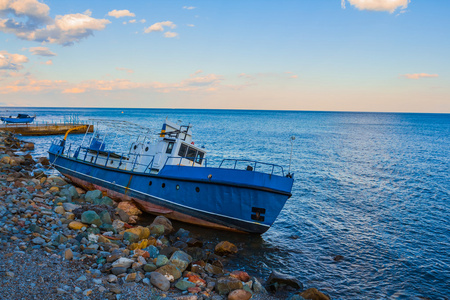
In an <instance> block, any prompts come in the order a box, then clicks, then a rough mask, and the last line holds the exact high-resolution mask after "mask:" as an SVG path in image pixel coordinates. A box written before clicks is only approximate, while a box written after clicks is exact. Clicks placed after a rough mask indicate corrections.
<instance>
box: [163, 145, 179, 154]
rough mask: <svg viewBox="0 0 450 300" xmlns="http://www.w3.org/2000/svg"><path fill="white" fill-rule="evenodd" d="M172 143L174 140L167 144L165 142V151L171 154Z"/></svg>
mask: <svg viewBox="0 0 450 300" xmlns="http://www.w3.org/2000/svg"><path fill="white" fill-rule="evenodd" d="M173 145H174V142H169V144H167V149H166V153H167V154H171V153H172V150H173ZM180 151H181V148H180Z"/></svg>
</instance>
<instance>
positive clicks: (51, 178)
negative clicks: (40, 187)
mask: <svg viewBox="0 0 450 300" xmlns="http://www.w3.org/2000/svg"><path fill="white" fill-rule="evenodd" d="M47 181H48V182H50V183H55V184H56V185H58V186H64V185H66V184H67V182H66V181H65V180H64V179H62V178H61V177H59V176H54V175H52V176H49V177H48V178H47Z"/></svg>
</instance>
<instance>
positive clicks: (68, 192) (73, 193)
mask: <svg viewBox="0 0 450 300" xmlns="http://www.w3.org/2000/svg"><path fill="white" fill-rule="evenodd" d="M59 195H60V196H62V197H66V199H67V200H68V201H69V202H70V201H72V199H74V198H78V197H79V195H78V192H77V189H76V188H75V187H74V186H71V187H69V188H67V189H62V190H61V191H60V192H59Z"/></svg>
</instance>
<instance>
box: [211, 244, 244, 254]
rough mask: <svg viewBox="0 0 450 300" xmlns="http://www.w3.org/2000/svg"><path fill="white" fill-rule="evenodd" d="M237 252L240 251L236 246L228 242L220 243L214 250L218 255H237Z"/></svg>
mask: <svg viewBox="0 0 450 300" xmlns="http://www.w3.org/2000/svg"><path fill="white" fill-rule="evenodd" d="M237 252H238V249H237V247H236V245H234V244H232V243H230V242H228V241H223V242H220V243H218V244H217V245H216V247H215V248H214V253H216V254H218V255H228V254H235V253H237Z"/></svg>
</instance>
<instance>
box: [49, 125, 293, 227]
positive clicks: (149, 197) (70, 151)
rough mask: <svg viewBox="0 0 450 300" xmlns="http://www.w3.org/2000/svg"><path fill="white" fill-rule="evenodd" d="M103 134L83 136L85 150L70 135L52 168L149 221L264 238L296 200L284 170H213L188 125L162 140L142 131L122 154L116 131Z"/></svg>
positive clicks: (227, 164)
mask: <svg viewBox="0 0 450 300" xmlns="http://www.w3.org/2000/svg"><path fill="white" fill-rule="evenodd" d="M120 123H122V127H123V128H124V129H125V130H126V133H127V134H128V136H125V138H127V139H128V140H129V137H130V134H131V133H133V132H134V131H133V126H132V125H131V123H129V122H124V121H122V122H117V121H116V122H115V124H116V125H117V124H120ZM136 126H137V125H136ZM99 128H100V126H99V125H97V126H96V132H95V133H94V134H93V135H92V137H91V138H89V139H86V136H85V139H86V140H87V141H88V142H87V144H86V145H84V140H85V139H83V142H82V143H81V145H77V146H75V147H73V146H72V145H68V144H66V138H67V134H66V136H65V137H64V139H61V140H57V141H54V142H53V143H52V145H51V146H50V149H49V151H48V152H49V159H50V162H51V163H52V164H53V166H54V167H55V168H56V169H57V170H58V171H59V172H61V173H62V174H63V175H64V176H66V177H68V178H69V179H70V180H72V182H73V183H75V184H76V185H79V186H81V187H83V188H85V189H88V190H92V189H99V190H101V191H103V192H105V193H106V194H107V195H108V196H109V197H111V198H113V199H116V200H133V201H135V202H136V203H137V204H138V205H139V206H140V207H141V208H142V209H143V210H145V211H147V212H149V213H151V214H156V215H164V216H166V217H168V218H171V219H175V220H179V221H182V222H187V223H192V224H196V225H201V226H207V227H211V228H216V229H225V230H232V231H239V232H249V233H258V234H261V233H264V232H265V231H267V230H268V229H269V228H270V226H271V225H272V224H273V222H274V221H275V219H276V218H277V216H278V215H279V213H280V212H281V210H282V208H283V206H284V204H285V203H286V201H287V199H289V197H290V196H291V190H292V185H293V182H294V180H293V175H292V174H290V173H285V171H284V169H283V167H281V166H279V165H275V164H271V163H266V162H258V161H254V160H241V159H223V160H222V162H221V163H220V164H219V165H218V166H215V167H213V166H210V164H209V162H208V161H207V158H206V150H205V149H204V148H203V147H198V146H197V145H196V144H195V143H194V141H193V140H192V131H191V128H192V126H191V125H190V124H189V125H179V124H175V123H173V122H170V121H168V120H166V121H165V122H164V124H163V126H162V130H161V132H159V133H158V134H157V135H153V136H149V131H148V130H147V131H144V132H141V133H140V134H139V135H138V137H137V139H136V141H134V142H132V143H131V145H129V146H128V145H127V148H126V149H127V150H128V151H127V152H125V153H120V152H118V151H117V149H118V145H120V144H123V141H125V139H124V138H122V139H121V140H120V138H118V132H119V131H118V130H117V129H112V128H107V130H106V132H107V134H106V136H102V135H100V132H99V131H100V129H99ZM135 128H136V127H135ZM137 128H138V129H142V127H140V126H137ZM112 136H115V138H114V139H112ZM152 138H153V139H154V141H152ZM108 139H109V140H108ZM111 139H112V140H111ZM118 141H119V142H118ZM127 144H128V143H127Z"/></svg>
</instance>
